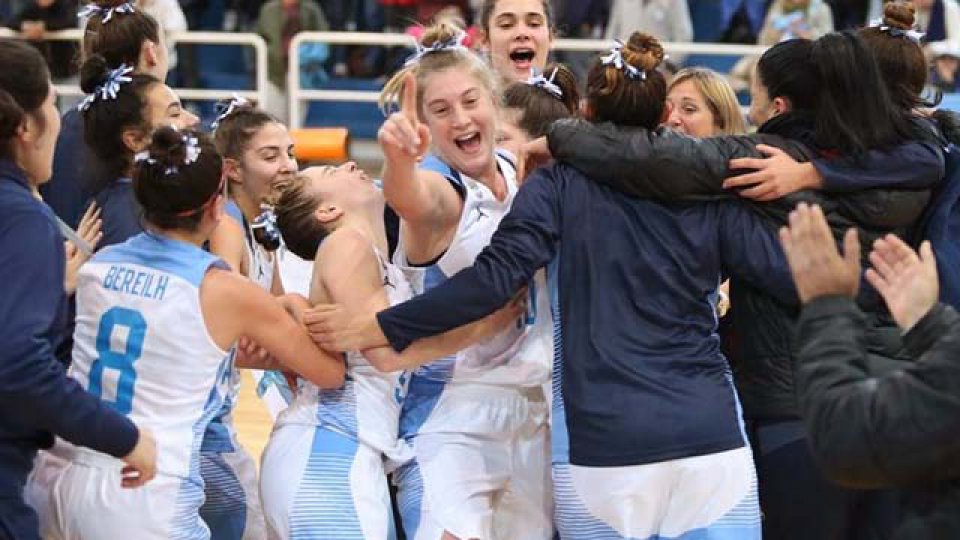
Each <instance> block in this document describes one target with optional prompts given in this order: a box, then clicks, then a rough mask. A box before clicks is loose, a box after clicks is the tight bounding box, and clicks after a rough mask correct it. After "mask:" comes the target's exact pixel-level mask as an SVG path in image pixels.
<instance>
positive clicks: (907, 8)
mask: <svg viewBox="0 0 960 540" xmlns="http://www.w3.org/2000/svg"><path fill="white" fill-rule="evenodd" d="M916 11H917V10H916V8H915V7H914V6H913V2H904V1H901V0H897V1H894V2H887V3H886V4H884V6H883V24H885V25H887V26H889V27H891V28H899V29H900V30H911V29H912V28H913V25H914V23H915V21H916Z"/></svg>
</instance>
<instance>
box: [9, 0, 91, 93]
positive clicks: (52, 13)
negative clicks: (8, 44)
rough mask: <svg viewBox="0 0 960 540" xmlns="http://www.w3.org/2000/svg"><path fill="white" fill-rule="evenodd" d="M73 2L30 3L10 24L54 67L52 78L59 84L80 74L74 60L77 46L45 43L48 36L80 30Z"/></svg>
mask: <svg viewBox="0 0 960 540" xmlns="http://www.w3.org/2000/svg"><path fill="white" fill-rule="evenodd" d="M74 9H75V5H74V3H73V2H71V1H70V0H33V1H31V2H28V3H27V4H26V6H25V7H24V8H23V10H21V11H20V12H19V13H17V14H16V16H14V18H13V20H12V21H11V22H10V25H9V26H10V27H11V28H13V29H14V30H19V31H20V34H21V36H23V38H24V39H26V40H28V41H30V43H31V44H33V46H34V47H36V48H37V50H39V51H40V53H41V54H43V57H44V60H46V61H47V65H49V66H50V75H51V77H52V78H53V79H54V80H55V81H56V80H63V79H68V78H70V77H71V76H73V75H74V74H76V69H75V68H76V66H75V65H74V62H73V59H74V57H75V56H76V54H77V46H76V44H74V43H71V42H69V41H59V42H56V41H45V40H44V39H43V34H44V32H53V31H56V30H66V29H67V28H76V26H77V14H76V11H74Z"/></svg>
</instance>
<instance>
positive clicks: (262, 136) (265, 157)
mask: <svg viewBox="0 0 960 540" xmlns="http://www.w3.org/2000/svg"><path fill="white" fill-rule="evenodd" d="M296 172H297V160H296V158H294V155H293V139H292V138H291V137H290V132H288V131H287V128H286V127H284V126H283V124H279V123H276V122H271V123H269V124H264V126H263V127H261V128H260V130H259V131H257V133H256V134H255V135H254V136H253V137H251V138H250V142H249V143H247V145H246V147H245V148H244V151H243V155H242V157H241V159H240V162H239V167H238V174H237V176H238V177H239V183H240V190H241V191H242V193H243V196H244V198H246V199H248V200H249V201H250V202H251V203H252V205H251V206H259V205H260V204H261V203H263V202H265V201H266V200H267V199H268V198H269V196H270V194H271V192H272V190H273V188H274V187H275V186H276V185H277V184H278V183H279V182H281V181H283V180H288V179H289V178H290V177H291V176H292V175H294V174H296Z"/></svg>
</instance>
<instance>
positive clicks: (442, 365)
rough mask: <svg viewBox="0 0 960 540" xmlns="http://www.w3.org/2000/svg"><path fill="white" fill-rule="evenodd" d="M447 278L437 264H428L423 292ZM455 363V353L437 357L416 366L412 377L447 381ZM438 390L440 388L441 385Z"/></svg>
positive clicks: (450, 376)
mask: <svg viewBox="0 0 960 540" xmlns="http://www.w3.org/2000/svg"><path fill="white" fill-rule="evenodd" d="M448 279H449V277H447V275H446V274H444V273H443V270H441V269H440V266H439V265H436V264H433V265H430V266H429V267H428V268H427V269H426V271H425V272H424V275H423V290H424V292H426V291H429V290H430V289H433V288H434V287H437V286H438V285H440V284H442V283H443V282H444V281H447V280H448ZM456 363H457V355H456V353H454V354H451V355H450V356H445V357H443V358H438V359H437V360H434V361H432V362H430V363H429V364H424V365H423V366H420V367H419V368H417V369H416V371H414V372H413V378H414V379H416V378H417V377H422V378H426V379H430V380H433V381H437V382H441V383H446V382H449V381H450V379H451V378H452V377H453V370H454V368H455V367H456ZM440 390H442V387H441V388H440Z"/></svg>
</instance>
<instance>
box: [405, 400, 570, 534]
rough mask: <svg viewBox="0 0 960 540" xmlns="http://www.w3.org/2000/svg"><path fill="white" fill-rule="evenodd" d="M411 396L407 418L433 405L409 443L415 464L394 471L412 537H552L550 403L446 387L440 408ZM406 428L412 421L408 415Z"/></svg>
mask: <svg viewBox="0 0 960 540" xmlns="http://www.w3.org/2000/svg"><path fill="white" fill-rule="evenodd" d="M429 399H430V398H429V396H424V395H423V394H420V395H418V394H417V393H411V394H408V395H407V397H406V400H424V401H425V403H420V404H418V403H411V404H410V407H409V408H407V405H408V404H407V403H405V404H404V407H405V411H407V414H408V415H411V414H416V412H415V411H418V410H419V411H424V409H426V408H430V409H431V410H430V411H429V416H428V417H427V418H426V420H425V421H424V422H423V423H422V424H421V425H420V427H419V429H418V431H417V434H416V435H415V436H413V437H412V438H410V441H411V443H412V444H413V449H414V455H415V456H416V458H415V461H413V462H411V463H408V464H406V465H404V466H403V467H401V468H400V469H398V470H397V472H396V473H395V478H394V482H395V483H396V484H397V486H398V488H399V489H398V494H397V495H398V502H399V506H400V515H401V518H402V520H403V527H404V531H405V532H406V534H407V538H409V539H410V540H437V539H439V538H441V537H442V536H443V532H444V531H447V532H449V533H451V534H453V535H455V536H457V537H458V538H463V539H467V538H480V539H483V540H491V539H500V540H513V539H523V540H538V539H544V540H550V539H552V538H553V500H552V488H551V482H550V473H549V470H550V469H549V464H550V434H549V428H548V426H547V404H546V401H545V399H544V396H543V393H542V391H541V390H540V389H539V388H536V389H530V390H518V389H516V388H502V387H496V386H484V385H448V386H447V387H446V388H444V390H443V393H442V394H441V395H440V397H439V398H434V403H435V405H434V406H433V407H429V405H430V403H428V401H429ZM407 420H408V423H407V427H408V428H409V420H410V418H409V416H408V418H407Z"/></svg>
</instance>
